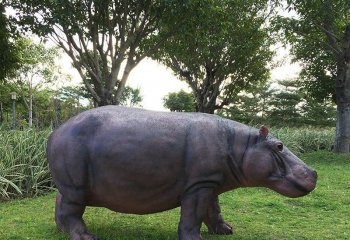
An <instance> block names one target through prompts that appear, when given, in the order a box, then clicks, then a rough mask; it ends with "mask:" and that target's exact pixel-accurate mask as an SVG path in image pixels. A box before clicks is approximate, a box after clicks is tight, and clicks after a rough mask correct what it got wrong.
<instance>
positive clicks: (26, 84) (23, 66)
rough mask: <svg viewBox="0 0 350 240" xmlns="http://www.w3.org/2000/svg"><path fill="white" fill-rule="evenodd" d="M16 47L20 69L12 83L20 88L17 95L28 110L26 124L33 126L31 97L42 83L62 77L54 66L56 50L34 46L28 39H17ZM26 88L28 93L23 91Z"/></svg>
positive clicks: (58, 69) (39, 45)
mask: <svg viewBox="0 0 350 240" xmlns="http://www.w3.org/2000/svg"><path fill="white" fill-rule="evenodd" d="M16 44H17V47H18V51H19V56H20V67H19V68H18V69H17V70H16V71H15V73H14V76H13V77H12V78H11V80H12V81H15V82H16V83H17V88H22V90H21V92H22V93H27V94H28V95H22V96H21V95H19V96H20V97H22V98H23V101H24V103H25V105H26V106H27V108H28V113H29V114H28V124H29V127H32V125H33V95H34V93H35V92H36V91H37V90H38V88H39V87H41V86H42V85H43V84H44V83H48V82H52V81H53V80H54V79H58V78H59V77H62V76H63V75H62V74H61V73H60V68H59V67H58V66H57V65H56V64H55V59H56V57H57V56H59V54H58V49H57V48H46V47H45V46H44V45H43V44H41V43H39V44H36V43H34V42H33V41H32V40H30V39H29V38H21V39H18V40H17V42H16ZM23 88H27V89H28V91H24V90H23Z"/></svg>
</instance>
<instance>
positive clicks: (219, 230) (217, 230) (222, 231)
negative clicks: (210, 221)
mask: <svg viewBox="0 0 350 240" xmlns="http://www.w3.org/2000/svg"><path fill="white" fill-rule="evenodd" d="M208 232H209V234H219V235H229V234H232V233H233V229H232V227H231V225H230V224H228V223H226V222H220V223H217V225H216V226H214V227H213V228H209V229H208Z"/></svg>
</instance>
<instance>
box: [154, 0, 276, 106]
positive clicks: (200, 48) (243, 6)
mask: <svg viewBox="0 0 350 240" xmlns="http://www.w3.org/2000/svg"><path fill="white" fill-rule="evenodd" d="M267 8H268V4H267V1H256V0H254V1H232V0H230V1H226V0H225V1H221V0H220V1H199V0H192V1H189V4H187V5H186V8H185V9H184V10H183V11H182V12H181V13H179V15H181V16H183V15H184V16H185V17H184V18H183V21H182V22H181V26H180V28H179V29H176V30H175V31H176V34H174V35H172V36H171V37H169V38H168V40H167V41H166V42H165V44H164V45H162V47H161V51H160V52H158V53H157V54H154V55H153V57H154V58H155V59H157V60H159V61H160V62H162V63H164V64H165V65H166V66H168V67H170V68H171V69H172V70H173V71H174V73H175V74H176V75H177V76H179V77H180V79H182V80H184V81H186V82H187V83H188V85H189V86H190V87H191V89H192V92H193V95H194V97H195V102H196V110H197V111H199V112H206V113H214V111H215V110H216V109H220V108H222V107H223V106H225V105H227V104H229V103H230V102H231V100H232V99H233V97H234V96H235V95H236V94H237V93H238V92H239V91H241V90H243V89H245V88H247V87H248V86H252V85H254V84H256V83H257V82H259V81H265V80H266V79H267V77H268V75H269V70H268V68H267V62H268V61H270V60H271V57H272V53H271V51H270V49H269V47H270V44H271V38H270V32H269V30H268V27H267V24H266V19H267V18H268V17H269V14H270V12H269V11H268V10H267ZM175 18H176V17H175ZM162 24H163V27H164V28H174V26H173V22H172V20H171V19H163V21H162ZM175 27H179V26H175ZM220 95H221V96H222V100H221V102H220V103H218V101H217V100H218V97H219V96H220Z"/></svg>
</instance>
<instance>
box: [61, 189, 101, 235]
mask: <svg viewBox="0 0 350 240" xmlns="http://www.w3.org/2000/svg"><path fill="white" fill-rule="evenodd" d="M84 211H85V205H83V204H82V203H81V202H80V201H77V202H75V201H72V200H69V198H67V197H65V196H63V195H62V194H61V193H57V196H56V208H55V221H56V226H57V229H59V230H61V231H64V232H67V233H69V236H70V240H98V238H97V237H96V236H94V235H91V234H89V233H88V232H87V230H86V226H85V223H84V221H83V219H82V216H83V213H84Z"/></svg>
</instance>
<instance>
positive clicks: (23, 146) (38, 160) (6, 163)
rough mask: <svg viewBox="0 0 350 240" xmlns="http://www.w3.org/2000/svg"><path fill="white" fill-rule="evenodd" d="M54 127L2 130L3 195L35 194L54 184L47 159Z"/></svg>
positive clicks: (0, 182) (0, 168) (0, 189)
mask: <svg viewBox="0 0 350 240" xmlns="http://www.w3.org/2000/svg"><path fill="white" fill-rule="evenodd" d="M49 133H50V130H41V131H39V130H35V129H33V130H32V129H30V130H23V131H18V130H12V131H4V130H0V199H9V198H13V197H31V196H36V195H38V194H42V193H44V192H46V191H48V190H50V189H51V188H52V183H51V176H50V173H49V170H48V165H47V161H46V143H47V138H48V135H49Z"/></svg>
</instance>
